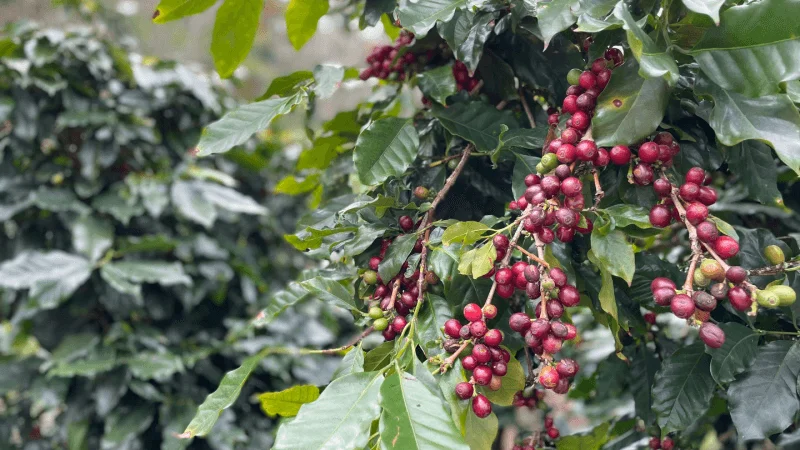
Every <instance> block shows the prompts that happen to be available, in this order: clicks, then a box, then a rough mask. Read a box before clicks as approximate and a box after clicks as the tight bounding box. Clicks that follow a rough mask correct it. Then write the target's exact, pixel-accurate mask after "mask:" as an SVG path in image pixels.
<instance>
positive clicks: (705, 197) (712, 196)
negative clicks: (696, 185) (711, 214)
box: [697, 186, 717, 206]
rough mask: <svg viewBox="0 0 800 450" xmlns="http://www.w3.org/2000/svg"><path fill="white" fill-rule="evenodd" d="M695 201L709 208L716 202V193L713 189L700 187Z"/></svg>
mask: <svg viewBox="0 0 800 450" xmlns="http://www.w3.org/2000/svg"><path fill="white" fill-rule="evenodd" d="M697 201H699V202H700V203H702V204H704V205H706V206H711V205H713V204H714V203H716V202H717V191H716V190H714V188H710V187H708V186H702V187H700V192H699V193H698V194H697Z"/></svg>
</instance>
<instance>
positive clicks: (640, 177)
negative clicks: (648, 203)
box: [633, 163, 655, 186]
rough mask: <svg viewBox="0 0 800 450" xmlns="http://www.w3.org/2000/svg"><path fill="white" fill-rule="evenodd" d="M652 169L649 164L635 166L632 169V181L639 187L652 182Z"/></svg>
mask: <svg viewBox="0 0 800 450" xmlns="http://www.w3.org/2000/svg"><path fill="white" fill-rule="evenodd" d="M654 176H655V174H654V173H653V168H652V167H651V166H650V165H649V164H643V163H640V164H637V165H636V167H634V168H633V181H634V182H635V183H636V184H638V185H639V186H647V185H648V184H650V183H652V182H653V177H654Z"/></svg>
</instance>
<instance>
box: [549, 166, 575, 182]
mask: <svg viewBox="0 0 800 450" xmlns="http://www.w3.org/2000/svg"><path fill="white" fill-rule="evenodd" d="M553 174H554V175H555V176H557V177H558V179H559V180H563V179H565V178H567V177H569V176H570V175H572V169H570V168H569V166H568V165H566V164H561V165H559V166H558V167H556V170H555V171H553Z"/></svg>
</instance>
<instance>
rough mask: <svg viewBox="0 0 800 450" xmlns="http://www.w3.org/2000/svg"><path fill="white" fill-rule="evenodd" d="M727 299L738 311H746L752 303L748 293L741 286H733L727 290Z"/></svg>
mask: <svg viewBox="0 0 800 450" xmlns="http://www.w3.org/2000/svg"><path fill="white" fill-rule="evenodd" d="M728 300H730V302H731V306H733V307H734V309H736V310H739V311H747V310H749V309H750V306H751V305H752V304H753V299H752V298H750V294H748V293H747V291H746V290H744V288H743V287H741V286H734V287H732V288H730V289H729V290H728Z"/></svg>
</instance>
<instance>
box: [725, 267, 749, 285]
mask: <svg viewBox="0 0 800 450" xmlns="http://www.w3.org/2000/svg"><path fill="white" fill-rule="evenodd" d="M725 278H727V279H728V281H730V282H731V283H733V284H741V283H742V282H744V280H746V279H747V271H746V270H744V268H742V267H740V266H731V267H728V270H727V271H726V272H725Z"/></svg>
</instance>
